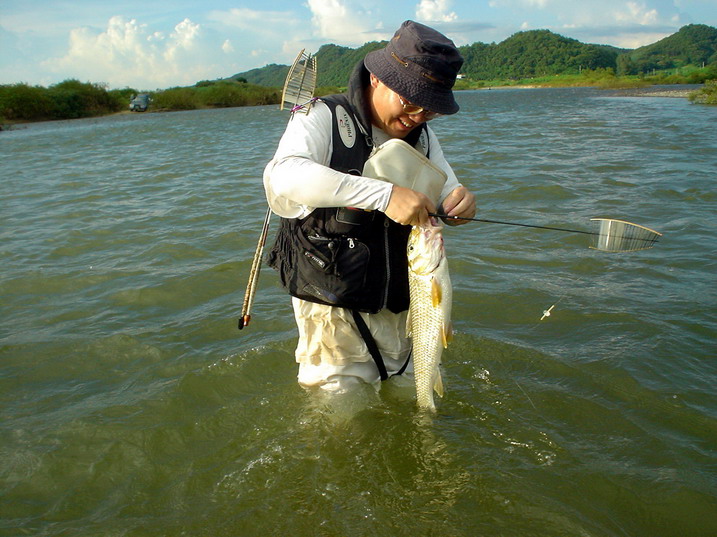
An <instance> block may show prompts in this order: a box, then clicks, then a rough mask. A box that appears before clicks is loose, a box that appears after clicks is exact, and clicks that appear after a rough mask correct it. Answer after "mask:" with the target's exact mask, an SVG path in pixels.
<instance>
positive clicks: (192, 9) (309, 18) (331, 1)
mask: <svg viewBox="0 0 717 537" xmlns="http://www.w3.org/2000/svg"><path fill="white" fill-rule="evenodd" d="M406 19H413V20H417V21H420V22H424V23H426V24H428V25H430V26H433V27H435V28H437V29H439V30H441V31H442V32H443V33H445V34H446V35H448V36H449V37H450V38H451V39H453V40H454V41H455V42H456V44H458V45H465V44H470V43H474V42H476V41H480V42H484V43H492V42H496V43H497V42H500V41H502V40H503V39H505V38H507V37H509V36H511V35H513V34H514V33H516V32H519V31H521V30H537V29H548V30H552V31H553V32H556V33H559V34H561V35H565V36H567V37H572V38H575V39H578V40H580V41H582V42H585V43H601V44H609V45H615V46H620V47H627V48H636V47H639V46H642V45H646V44H650V43H654V42H655V41H657V40H659V39H661V38H663V37H666V36H668V35H670V34H672V33H674V32H676V31H677V30H679V29H680V28H681V27H682V26H684V25H686V24H691V23H697V24H708V25H710V26H717V0H633V1H624V0H390V1H388V2H387V1H385V0H380V1H379V0H303V1H301V2H290V1H288V0H264V1H258V0H249V1H241V0H204V1H196V0H194V1H188V0H171V1H161V0H159V1H158V0H155V1H148V0H144V1H139V0H129V1H122V0H117V1H112V2H109V1H103V0H65V1H54V0H0V84H12V83H17V82H26V83H29V84H33V85H34V84H39V85H43V86H47V85H50V84H54V83H57V82H60V81H62V80H65V79H67V78H77V79H79V80H81V81H89V82H98V83H106V84H108V86H109V87H110V88H123V87H127V86H129V87H133V88H136V89H140V90H141V89H145V90H153V89H157V88H167V87H170V86H176V85H190V84H194V83H195V82H197V81H199V80H205V79H215V78H223V77H226V76H230V75H233V74H235V73H237V72H241V71H246V70H249V69H252V68H255V67H263V66H264V65H267V64H270V63H281V64H289V63H291V61H292V60H293V58H294V57H295V56H296V54H297V53H298V52H299V51H300V50H301V49H302V48H305V49H306V50H307V52H311V53H314V52H316V51H317V50H318V48H319V47H320V46H321V45H322V44H325V43H336V44H339V45H345V46H350V47H357V46H360V45H362V44H363V43H365V42H367V41H374V40H381V39H388V38H390V37H391V35H393V32H394V31H395V30H396V28H397V27H398V26H400V24H401V22H403V21H404V20H406Z"/></svg>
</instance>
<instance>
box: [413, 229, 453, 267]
mask: <svg viewBox="0 0 717 537" xmlns="http://www.w3.org/2000/svg"><path fill="white" fill-rule="evenodd" d="M442 231H443V226H442V225H441V224H438V223H434V222H431V223H430V224H429V225H426V226H413V228H412V229H411V233H410V235H409V236H408V267H409V269H410V270H411V271H412V272H414V273H415V274H430V273H431V272H433V271H434V270H436V268H438V265H440V263H441V260H442V259H443V258H444V257H445V249H444V246H443V233H442Z"/></svg>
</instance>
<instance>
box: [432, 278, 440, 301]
mask: <svg viewBox="0 0 717 537" xmlns="http://www.w3.org/2000/svg"><path fill="white" fill-rule="evenodd" d="M431 300H432V301H433V307H434V308H435V307H436V306H438V305H439V304H440V303H441V300H443V289H441V284H440V283H438V280H437V279H436V278H433V279H432V280H431Z"/></svg>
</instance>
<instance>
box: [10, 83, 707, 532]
mask: <svg viewBox="0 0 717 537" xmlns="http://www.w3.org/2000/svg"><path fill="white" fill-rule="evenodd" d="M458 99H459V101H460V103H461V106H462V111H461V113H460V114H458V115H457V116H454V117H448V118H440V119H438V120H435V121H434V122H433V125H434V128H435V130H436V131H437V132H438V134H439V136H440V138H441V140H442V143H443V146H444V149H445V152H446V154H447V157H448V159H449V161H451V162H452V163H453V164H454V168H455V170H456V172H457V174H458V175H459V177H460V178H461V179H462V181H463V182H464V184H466V185H467V186H468V187H470V188H471V189H472V190H473V191H475V192H476V193H477V197H478V207H479V216H480V217H482V218H489V219H497V220H506V221H511V222H519V223H529V224H537V225H548V226H559V227H567V228H571V229H587V230H589V229H590V218H591V217H611V218H620V219H626V220H630V221H633V222H636V223H638V224H642V225H645V226H648V227H651V228H654V229H656V230H658V231H660V232H662V233H664V237H663V239H662V240H661V241H660V242H659V243H658V244H657V245H656V247H655V248H653V249H651V250H645V251H639V252H631V253H622V254H609V253H604V252H600V251H596V250H592V249H589V248H588V247H587V246H588V241H587V240H586V238H585V237H584V236H583V235H579V234H571V233H562V232H555V231H546V230H537V229H527V228H518V227H511V226H505V225H499V224H481V223H472V224H469V225H465V226H461V227H459V228H449V229H447V231H446V232H445V239H446V244H447V249H448V254H449V259H450V266H451V274H452V279H453V283H454V288H455V292H454V328H455V331H456V335H455V338H454V341H453V343H452V344H451V346H450V347H449V348H448V349H447V351H446V352H445V354H444V366H445V370H444V382H445V385H446V396H445V398H444V399H443V400H441V401H439V403H438V405H439V407H438V412H437V414H436V415H435V416H433V417H427V416H425V415H424V414H422V413H419V412H417V410H416V408H415V406H414V402H413V400H412V397H413V394H412V392H411V390H410V389H408V390H407V389H406V388H404V387H401V386H398V385H396V384H391V383H389V384H387V385H385V386H384V388H383V390H382V391H381V393H380V394H378V395H373V394H371V393H368V392H360V393H358V394H353V395H351V396H346V397H344V398H341V399H340V400H334V399H330V398H325V397H322V396H320V395H319V394H315V393H309V392H305V391H304V390H303V389H301V388H300V387H299V386H298V385H297V384H296V381H295V376H296V364H295V363H294V362H293V348H294V346H295V343H296V332H295V327H294V323H293V319H292V317H291V310H290V307H289V300H288V298H287V296H286V295H285V294H284V292H283V291H282V290H281V289H279V287H278V279H277V277H276V275H275V274H274V273H273V272H272V271H271V270H270V269H268V268H265V269H264V271H263V272H262V277H261V281H260V284H259V291H258V295H257V299H256V303H255V307H254V310H253V320H252V323H251V325H250V326H249V327H248V328H246V329H244V330H243V331H241V332H240V331H238V330H237V328H236V319H237V317H238V315H239V312H240V310H241V303H242V298H243V293H244V286H245V285H246V278H247V275H248V271H249V267H250V265H251V260H252V256H253V254H254V248H255V246H256V240H257V237H258V234H259V231H260V229H261V224H262V220H263V216H264V212H265V210H266V208H265V207H266V205H265V202H264V200H263V190H262V186H261V173H262V169H263V166H264V165H265V163H266V162H267V161H268V160H269V159H270V158H271V156H272V153H273V151H274V148H275V147H276V144H277V141H278V138H279V136H280V134H281V132H282V131H283V129H284V126H285V125H286V122H287V119H288V116H287V114H286V112H280V111H278V110H276V109H275V108H274V107H256V108H236V109H226V110H210V111H194V112H177V113H168V114H135V115H118V116H114V117H106V118H101V119H89V120H76V121H71V122H54V123H41V124H33V125H28V126H25V127H21V128H16V129H15V130H11V131H8V132H3V133H1V134H0V158H1V159H2V183H1V186H0V222H1V224H2V230H1V234H2V235H1V236H2V242H1V243H0V255H1V256H2V273H0V296H1V297H2V316H1V317H0V416H1V418H2V421H1V424H0V428H1V429H0V510H1V511H2V513H1V516H0V535H3V536H5V535H7V536H15V535H37V536H73V537H80V536H88V537H89V536H93V537H94V536H133V537H134V536H137V537H139V536H146V537H158V536H168V537H169V536H180V535H186V536H207V537H210V536H211V537H219V536H267V535H296V536H326V537H333V536H371V535H375V536H388V535H390V536H418V535H420V536H424V535H425V536H429V535H441V536H471V537H475V536H491V537H494V536H516V537H517V536H520V537H529V536H536V537H538V536H539V537H550V536H571V537H572V536H595V537H605V536H616V537H618V536H619V537H624V536H636V537H638V536H640V537H642V536H661V537H666V536H673V535H674V536H680V537H689V536H694V537H703V536H708V535H716V534H717V516H715V513H717V396H716V395H715V385H717V360H716V358H717V352H716V351H717V345H716V344H715V341H716V338H717V286H716V285H715V274H716V273H717V240H716V239H715V216H717V193H715V178H716V177H717V108H714V107H712V108H710V107H705V106H699V105H693V104H690V103H689V102H688V101H687V100H686V99H668V98H637V97H636V98H630V97H617V96H614V95H612V94H610V93H608V92H599V91H597V90H592V89H536V90H499V91H498V90H496V91H480V92H462V93H460V94H459V96H458ZM276 223H277V222H276V219H274V221H273V224H274V225H273V227H272V231H271V233H272V234H273V231H274V230H275V228H276ZM550 306H554V307H553V309H552V312H551V313H552V314H551V316H549V317H546V318H544V319H543V320H542V321H541V320H540V319H541V317H542V315H543V311H544V310H546V309H548V308H549V307H550Z"/></svg>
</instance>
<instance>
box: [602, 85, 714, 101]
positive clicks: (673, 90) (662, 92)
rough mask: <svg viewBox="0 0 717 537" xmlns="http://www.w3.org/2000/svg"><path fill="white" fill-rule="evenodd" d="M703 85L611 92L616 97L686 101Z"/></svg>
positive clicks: (652, 87) (653, 87) (654, 87)
mask: <svg viewBox="0 0 717 537" xmlns="http://www.w3.org/2000/svg"><path fill="white" fill-rule="evenodd" d="M703 87H704V85H703V84H689V85H685V86H684V87H683V86H681V85H680V86H677V87H676V86H674V85H672V86H646V87H644V88H629V89H620V90H609V91H612V92H613V94H614V95H615V96H618V97H668V98H673V99H674V98H677V99H680V98H682V99H687V98H689V96H690V95H691V94H692V93H694V92H696V91H699V90H701V89H702V88H703Z"/></svg>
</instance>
